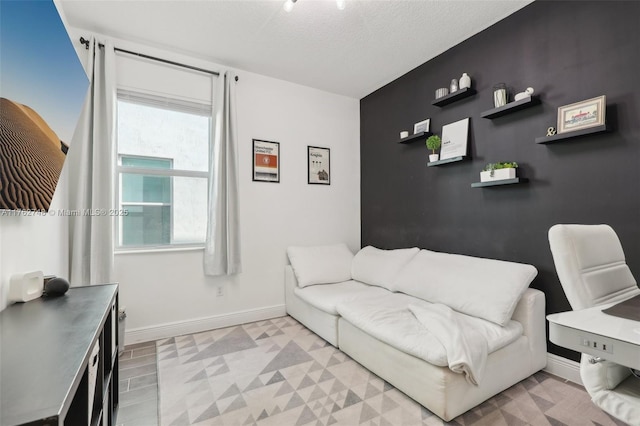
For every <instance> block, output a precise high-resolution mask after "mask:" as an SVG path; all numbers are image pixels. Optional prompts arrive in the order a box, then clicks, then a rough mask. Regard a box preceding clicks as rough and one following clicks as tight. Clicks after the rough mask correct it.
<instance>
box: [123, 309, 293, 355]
mask: <svg viewBox="0 0 640 426" xmlns="http://www.w3.org/2000/svg"><path fill="white" fill-rule="evenodd" d="M286 314H287V310H286V308H285V306H284V305H276V306H269V307H266V308H259V309H252V310H248V311H240V312H233V313H230V314H223V315H215V316H212V317H205V318H196V319H192V320H187V321H179V322H172V323H165V324H160V325H155V326H151V327H141V328H134V329H129V330H126V331H125V338H124V343H125V345H130V344H133V343H140V342H149V341H151V340H158V339H166V338H169V337H175V336H182V335H184V334H193V333H200V332H202V331H206V330H213V329H216V328H223V327H231V326H234V325H239V324H246V323H248V322H254V321H263V320H267V319H270V318H276V317H282V316H285V315H286Z"/></svg>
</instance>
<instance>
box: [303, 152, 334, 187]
mask: <svg viewBox="0 0 640 426" xmlns="http://www.w3.org/2000/svg"><path fill="white" fill-rule="evenodd" d="M307 157H308V163H307V175H308V179H309V180H308V183H310V184H317V185H331V158H330V157H331V152H330V150H329V148H320V147H317V146H307Z"/></svg>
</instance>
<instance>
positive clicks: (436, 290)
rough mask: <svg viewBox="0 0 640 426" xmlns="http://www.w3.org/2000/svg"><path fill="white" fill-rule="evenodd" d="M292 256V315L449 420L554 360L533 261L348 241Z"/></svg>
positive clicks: (288, 279) (288, 275)
mask: <svg viewBox="0 0 640 426" xmlns="http://www.w3.org/2000/svg"><path fill="white" fill-rule="evenodd" d="M287 252H288V255H289V260H290V262H291V265H287V266H286V271H285V297H286V307H287V312H288V313H289V314H290V315H291V316H292V317H294V318H296V319H297V320H298V321H300V322H301V323H302V324H304V325H305V326H306V327H308V328H309V329H311V330H312V331H314V332H315V333H316V334H318V335H319V336H321V337H322V338H324V339H325V340H326V341H328V342H329V343H331V344H332V345H334V346H336V347H339V348H340V349H341V350H342V351H343V352H345V353H347V354H348V355H349V356H351V357H352V358H353V359H354V360H356V361H357V362H359V363H360V364H362V365H363V366H364V367H366V368H367V369H369V370H370V371H372V372H374V373H375V374H377V375H378V376H380V377H381V378H383V379H384V380H386V381H388V382H389V383H391V384H392V385H394V386H395V387H396V388H398V389H399V390H401V391H402V392H404V393H405V394H407V395H408V396H410V397H411V398H413V399H414V400H416V401H417V402H419V403H420V404H422V405H423V406H425V407H426V408H428V409H429V410H430V411H432V412H433V413H435V414H436V415H438V416H439V417H441V418H442V419H444V420H445V421H449V420H451V419H453V418H454V417H456V416H458V415H460V414H462V413H464V412H465V411H467V410H469V409H471V408H473V407H475V406H476V405H478V404H480V403H482V402H483V401H485V400H487V399H489V398H490V397H492V396H493V395H496V394H497V393H499V392H501V391H503V390H504V389H506V388H508V387H510V386H512V385H514V384H516V383H517V382H519V381H521V380H523V379H524V378H526V377H528V376H530V375H531V374H533V373H535V372H536V371H538V370H540V369H542V368H544V367H545V365H546V334H545V319H544V315H545V299H544V294H543V293H542V292H540V291H538V290H535V289H530V288H528V286H529V284H530V283H531V281H532V280H533V279H534V278H535V276H536V275H537V270H536V269H535V268H534V267H533V266H531V265H525V264H519V263H513V262H504V261H498V260H492V259H482V258H477V257H471V256H463V255H454V254H446V253H438V252H434V251H429V250H419V249H418V248H409V249H397V250H380V249H376V248H374V247H370V246H369V247H365V248H363V249H362V250H360V251H359V252H358V253H357V254H356V255H355V256H354V255H353V254H352V253H351V251H349V249H348V248H347V247H346V245H344V244H338V245H331V246H318V247H290V248H289V249H288V251H287Z"/></svg>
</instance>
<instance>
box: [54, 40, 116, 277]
mask: <svg viewBox="0 0 640 426" xmlns="http://www.w3.org/2000/svg"><path fill="white" fill-rule="evenodd" d="M88 53H89V56H88V63H87V74H88V75H89V90H88V93H87V97H86V99H85V103H84V107H83V110H82V114H81V116H80V120H79V122H78V127H77V128H76V132H75V133H74V136H73V139H72V141H71V144H70V146H69V154H68V155H67V160H66V161H67V164H68V178H69V207H70V209H71V210H72V211H74V212H77V215H75V216H71V217H70V221H69V251H70V253H69V259H70V265H69V266H70V267H69V269H70V275H71V276H70V283H71V285H74V286H78V285H89V284H102V283H108V282H112V279H113V238H114V232H113V217H112V216H111V215H110V214H109V210H110V209H112V208H113V203H114V198H113V186H114V155H115V154H114V152H115V108H116V104H115V101H116V97H115V96H116V95H115V93H116V92H115V52H114V50H113V45H112V44H111V43H109V42H106V43H105V46H104V48H99V47H98V42H97V41H96V40H94V38H93V37H92V38H91V40H90V43H89V51H88Z"/></svg>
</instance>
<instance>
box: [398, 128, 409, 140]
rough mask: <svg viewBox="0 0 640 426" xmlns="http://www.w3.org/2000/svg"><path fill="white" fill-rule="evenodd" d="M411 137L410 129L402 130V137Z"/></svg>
mask: <svg viewBox="0 0 640 426" xmlns="http://www.w3.org/2000/svg"><path fill="white" fill-rule="evenodd" d="M408 137H409V131H408V130H403V131H401V132H400V139H404V138H408Z"/></svg>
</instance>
